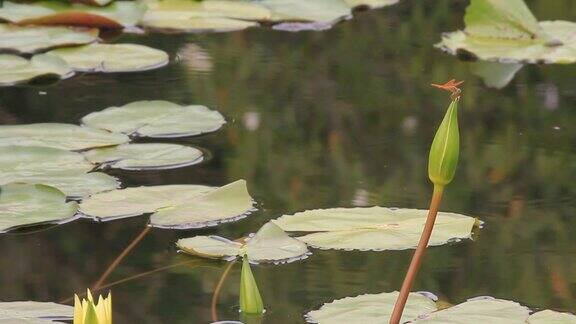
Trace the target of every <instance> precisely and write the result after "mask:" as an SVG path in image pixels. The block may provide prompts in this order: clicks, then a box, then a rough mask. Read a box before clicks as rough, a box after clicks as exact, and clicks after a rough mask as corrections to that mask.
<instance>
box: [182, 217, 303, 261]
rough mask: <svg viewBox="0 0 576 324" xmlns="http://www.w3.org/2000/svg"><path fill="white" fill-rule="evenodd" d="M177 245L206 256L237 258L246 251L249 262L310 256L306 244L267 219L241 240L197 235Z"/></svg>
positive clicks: (184, 249)
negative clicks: (254, 231)
mask: <svg viewBox="0 0 576 324" xmlns="http://www.w3.org/2000/svg"><path fill="white" fill-rule="evenodd" d="M176 246H177V247H178V248H179V249H181V250H182V251H184V252H185V253H188V254H192V255H197V256H201V257H207V258H224V259H235V258H236V257H238V256H243V255H246V256H247V257H248V259H249V260H250V262H254V263H256V262H274V263H283V262H290V261H295V260H299V259H302V258H305V257H307V256H308V253H309V252H308V248H307V247H306V244H304V243H302V242H300V241H298V240H296V239H294V238H291V237H290V236H288V234H286V232H284V231H283V230H282V229H281V228H279V227H278V226H276V225H274V224H273V223H271V222H268V223H266V224H264V226H262V228H260V230H258V232H256V234H254V235H253V236H250V237H249V238H247V239H246V240H243V241H242V243H240V242H235V241H230V240H228V239H226V238H223V237H219V236H214V235H210V236H194V237H189V238H184V239H180V240H178V241H177V242H176Z"/></svg>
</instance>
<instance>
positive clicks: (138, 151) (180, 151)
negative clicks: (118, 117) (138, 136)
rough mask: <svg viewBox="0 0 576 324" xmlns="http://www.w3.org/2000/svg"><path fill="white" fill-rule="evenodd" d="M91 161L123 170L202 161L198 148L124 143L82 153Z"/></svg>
mask: <svg viewBox="0 0 576 324" xmlns="http://www.w3.org/2000/svg"><path fill="white" fill-rule="evenodd" d="M84 155H85V156H86V158H87V159H88V160H90V161H91V162H92V163H96V164H101V165H103V166H109V167H111V168H117V169H124V170H145V169H173V168H180V167H184V166H189V165H194V164H198V163H200V162H202V160H203V155H202V151H200V150H199V149H196V148H193V147H189V146H184V145H178V144H155V143H145V144H124V145H119V146H113V147H105V148H98V149H93V150H90V151H87V152H86V153H84Z"/></svg>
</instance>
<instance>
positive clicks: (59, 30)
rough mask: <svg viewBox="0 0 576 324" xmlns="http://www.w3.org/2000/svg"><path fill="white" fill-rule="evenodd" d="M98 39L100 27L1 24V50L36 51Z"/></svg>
mask: <svg viewBox="0 0 576 324" xmlns="http://www.w3.org/2000/svg"><path fill="white" fill-rule="evenodd" d="M97 40H98V29H80V28H68V27H57V26H34V27H29V26H14V25H8V24H0V50H6V51H15V52H18V53H35V52H38V51H42V50H47V49H51V48H54V47H64V46H71V45H83V44H88V43H92V42H95V41H97Z"/></svg>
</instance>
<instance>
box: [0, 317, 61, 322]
mask: <svg viewBox="0 0 576 324" xmlns="http://www.w3.org/2000/svg"><path fill="white" fill-rule="evenodd" d="M54 323H63V322H54V321H51V320H45V319H40V318H14V317H7V318H0V324H54Z"/></svg>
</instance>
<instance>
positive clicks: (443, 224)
mask: <svg viewBox="0 0 576 324" xmlns="http://www.w3.org/2000/svg"><path fill="white" fill-rule="evenodd" d="M427 213H428V211H427V210H418V209H397V208H385V207H370V208H333V209H316V210H308V211H304V212H300V213H296V214H294V215H285V216H282V217H280V218H278V219H276V220H273V222H274V223H275V224H276V225H278V226H280V228H282V229H283V230H285V231H288V232H314V233H312V234H308V235H304V236H300V237H298V239H299V240H301V241H303V242H305V243H306V244H308V245H310V246H312V247H316V248H321V249H343V250H373V251H382V250H403V249H412V248H415V247H416V245H417V244H418V241H419V239H420V235H421V234H422V229H423V228H424V223H425V222H426V215H427ZM476 222H477V220H476V219H475V218H473V217H469V216H464V215H459V214H454V213H444V212H440V213H438V216H437V218H436V223H435V225H434V231H433V232H432V237H431V238H430V243H429V245H430V246H433V245H442V244H445V243H448V242H450V241H453V240H458V239H464V238H469V237H470V236H471V232H472V228H473V227H474V224H475V223H476Z"/></svg>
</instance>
